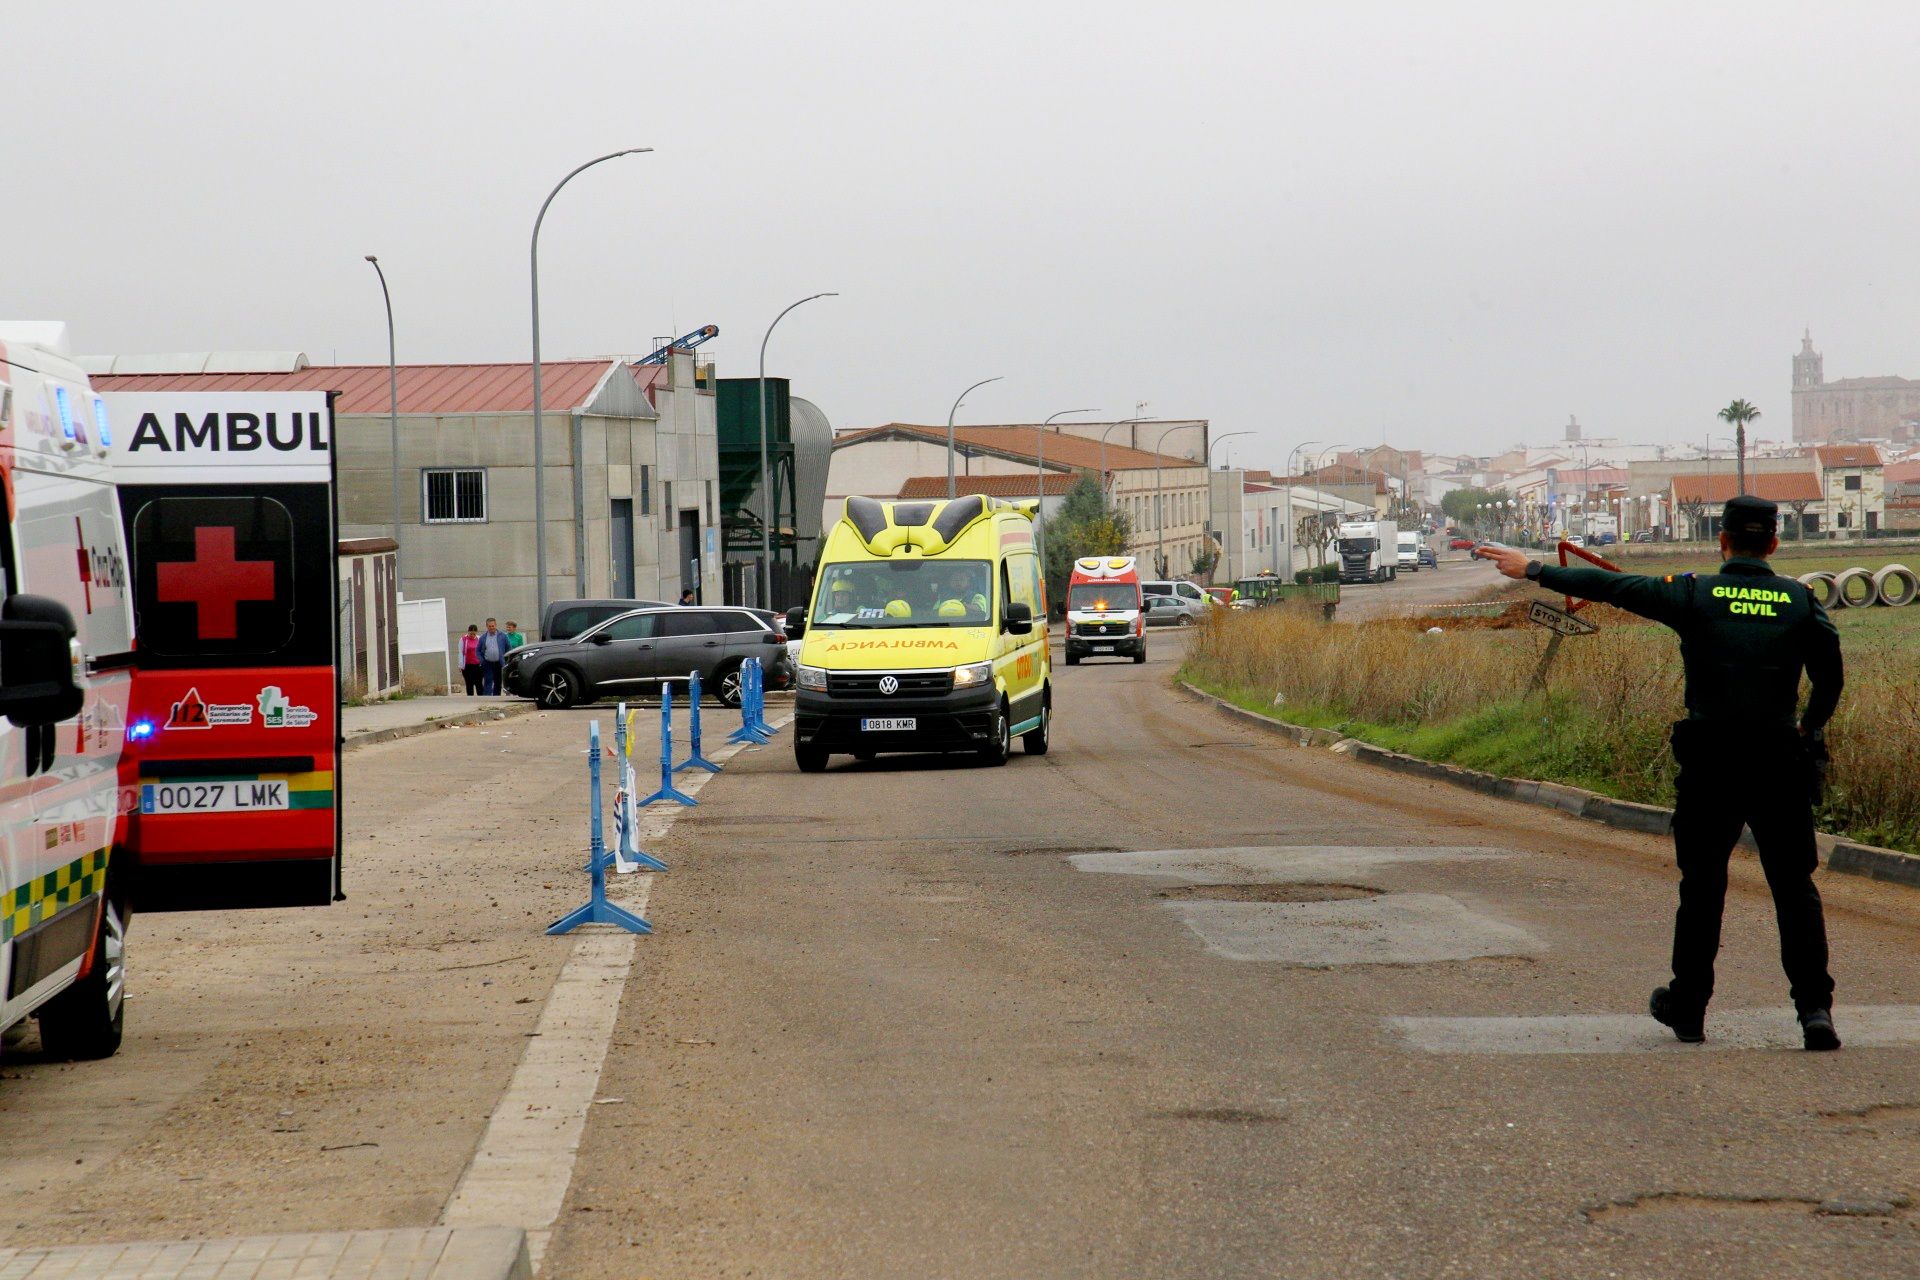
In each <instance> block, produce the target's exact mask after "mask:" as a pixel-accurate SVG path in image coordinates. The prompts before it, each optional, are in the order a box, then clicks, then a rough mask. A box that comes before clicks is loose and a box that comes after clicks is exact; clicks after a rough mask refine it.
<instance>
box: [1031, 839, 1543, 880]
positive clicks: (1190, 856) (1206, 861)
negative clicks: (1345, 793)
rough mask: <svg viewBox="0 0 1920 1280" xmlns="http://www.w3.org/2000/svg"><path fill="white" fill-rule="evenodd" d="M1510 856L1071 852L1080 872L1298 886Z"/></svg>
mask: <svg viewBox="0 0 1920 1280" xmlns="http://www.w3.org/2000/svg"><path fill="white" fill-rule="evenodd" d="M1514 856H1516V855H1515V854H1514V853H1513V852H1512V851H1511V850H1508V849H1489V848H1483V847H1481V846H1478V845H1433V846H1421V845H1383V846H1372V845H1264V846H1263V845H1238V846H1234V847H1231V848H1224V849H1155V850H1145V851H1141V852H1137V853H1076V854H1072V855H1071V856H1069V858H1068V859H1067V860H1068V861H1069V862H1071V863H1072V864H1073V865H1074V867H1075V868H1076V869H1078V870H1080V871H1097V872H1105V873H1108V874H1113V875H1127V876H1161V877H1164V878H1166V879H1172V880H1185V881H1187V882H1188V883H1190V884H1301V883H1313V882H1315V881H1322V880H1329V879H1333V880H1338V879H1340V878H1342V877H1346V876H1354V875H1360V874H1362V873H1364V872H1367V871H1372V870H1375V869H1377V868H1382V867H1390V866H1399V865H1402V864H1405V863H1418V862H1475V861H1481V860H1485V859H1489V858H1511V857H1514Z"/></svg>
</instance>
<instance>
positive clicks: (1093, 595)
mask: <svg viewBox="0 0 1920 1280" xmlns="http://www.w3.org/2000/svg"><path fill="white" fill-rule="evenodd" d="M1139 607H1140V588H1139V586H1138V585H1136V584H1134V583H1131V582H1076V583H1074V584H1073V585H1072V586H1071V587H1069V588H1068V589H1067V608H1069V609H1072V610H1073V611H1074V612H1076V613H1109V612H1117V611H1119V610H1123V609H1138V608H1139Z"/></svg>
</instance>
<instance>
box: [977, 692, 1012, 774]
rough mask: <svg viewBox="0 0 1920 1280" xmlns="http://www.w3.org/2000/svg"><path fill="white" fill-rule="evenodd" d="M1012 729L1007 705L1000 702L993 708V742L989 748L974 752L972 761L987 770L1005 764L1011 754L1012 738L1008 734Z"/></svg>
mask: <svg viewBox="0 0 1920 1280" xmlns="http://www.w3.org/2000/svg"><path fill="white" fill-rule="evenodd" d="M1012 728H1013V720H1012V719H1011V718H1010V717H1009V716H1008V713H1007V704H1006V703H1004V702H1002V703H1001V704H1000V705H999V706H998V707H996V708H994V713H993V742H992V744H991V745H990V746H985V747H981V748H980V749H979V750H978V751H976V752H975V753H974V759H975V760H977V761H978V762H979V763H980V764H982V765H985V766H987V767H989V768H996V767H998V766H1000V765H1003V764H1005V763H1006V762H1007V757H1008V756H1010V755H1012V754H1013V738H1012V737H1011V735H1010V733H1009V731H1010V730H1011V729H1012Z"/></svg>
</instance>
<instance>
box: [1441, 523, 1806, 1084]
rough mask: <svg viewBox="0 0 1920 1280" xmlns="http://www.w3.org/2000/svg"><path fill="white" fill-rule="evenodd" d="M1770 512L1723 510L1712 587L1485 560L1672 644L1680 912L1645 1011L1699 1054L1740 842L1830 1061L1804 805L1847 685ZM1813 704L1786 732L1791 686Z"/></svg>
mask: <svg viewBox="0 0 1920 1280" xmlns="http://www.w3.org/2000/svg"><path fill="white" fill-rule="evenodd" d="M1779 524H1780V512H1779V508H1778V507H1776V506H1775V505H1774V504H1773V503H1771V502H1768V501H1765V500H1764V499H1761V498H1755V497H1750V496H1746V495H1742V496H1740V497H1737V498H1733V499H1731V500H1730V501H1729V502H1728V503H1727V505H1726V508H1725V510H1724V512H1723V513H1722V516H1721V530H1722V532H1721V534H1720V558H1721V560H1722V564H1721V566H1720V572H1719V573H1712V574H1691V573H1684V574H1675V575H1672V576H1669V577H1664V578H1656V577H1646V576H1641V575H1637V574H1626V573H1612V572H1609V571H1607V570H1604V569H1576V568H1568V567H1563V566H1557V565H1545V566H1543V565H1542V564H1541V563H1540V562H1539V561H1538V560H1529V559H1527V556H1526V553H1525V552H1523V551H1517V550H1515V549H1513V548H1511V547H1491V546H1483V547H1479V548H1477V549H1476V550H1475V552H1474V554H1475V555H1477V556H1479V557H1480V558H1482V559H1485V560H1491V561H1493V562H1494V564H1495V565H1496V566H1497V567H1498V568H1499V570H1500V572H1501V573H1503V574H1505V575H1506V576H1507V577H1509V578H1526V579H1530V580H1532V581H1535V582H1538V583H1539V584H1540V585H1541V586H1543V587H1545V588H1547V589H1548V590H1550V591H1557V592H1561V593H1563V594H1565V595H1570V596H1579V597H1580V598H1582V599H1585V600H1599V601H1602V602H1604V603H1606V604H1611V605H1614V606H1615V607H1617V608H1621V609H1625V610H1627V611H1629V612H1631V613H1637V614H1639V615H1640V616H1641V617H1643V618H1651V619H1653V620H1654V621H1655V622H1660V623H1664V624H1665V625H1667V626H1669V627H1671V628H1673V630H1675V631H1676V632H1678V633H1679V635H1680V656H1681V660H1682V661H1683V662H1684V664H1685V666H1686V706H1687V718H1686V719H1684V720H1682V721H1680V722H1679V723H1678V724H1676V725H1674V727H1673V756H1674V761H1675V763H1677V764H1678V765H1679V766H1680V773H1679V776H1678V777H1677V778H1676V779H1675V781H1674V811H1673V844H1674V853H1675V857H1676V860H1677V861H1678V862H1679V865H1680V909H1679V912H1678V914H1677V915H1676V916H1675V918H1674V927H1673V981H1672V982H1671V983H1670V984H1669V985H1667V986H1662V987H1656V988H1654V992H1653V998H1652V1000H1651V1001H1650V1002H1649V1011H1650V1012H1651V1013H1652V1014H1653V1016H1654V1018H1655V1019H1656V1020H1657V1021H1659V1022H1661V1023H1663V1024H1664V1025H1666V1026H1668V1027H1671V1028H1672V1029H1673V1033H1674V1035H1675V1036H1676V1037H1677V1038H1679V1039H1680V1040H1683V1041H1686V1042H1687V1043H1689V1044H1697V1043H1699V1042H1700V1041H1702V1040H1704V1039H1706V1028H1705V1024H1706V1011H1707V1002H1708V1001H1709V1000H1710V999H1711V998H1712V996H1713V962H1714V957H1715V956H1716V955H1717V954H1718V952H1719V949H1720V921H1721V914H1722V911H1723V909H1724V906H1725V903H1726V895H1727V861H1728V859H1729V858H1730V857H1731V856H1732V853H1733V846H1734V845H1735V843H1737V842H1738V841H1739V839H1740V829H1741V828H1742V827H1748V828H1751V829H1752V831H1753V839H1754V843H1755V844H1757V845H1758V846H1759V848H1760V865H1761V868H1762V869H1763V870H1764V871H1765V872H1766V876H1767V887H1768V888H1769V889H1771V890H1772V892H1773V907H1774V914H1775V916H1776V918H1777V920H1778V922H1779V928H1780V961H1781V964H1782V966H1783V967H1784V968H1785V969H1786V971H1787V980H1788V982H1789V983H1790V984H1791V986H1792V992H1793V1003H1794V1008H1795V1011H1796V1012H1797V1013H1798V1014H1799V1017H1800V1029H1801V1035H1802V1039H1803V1040H1804V1042H1805V1044H1806V1047H1807V1048H1809V1049H1838V1048H1839V1047H1840V1036H1839V1034H1838V1032H1836V1031H1835V1030H1834V1026H1833V978H1832V976H1831V975H1830V974H1829V973H1828V971H1827V928H1826V920H1825V917H1824V915H1823V914H1822V911H1821V906H1820V891H1819V889H1817V888H1815V887H1814V883H1813V872H1814V869H1815V868H1816V867H1818V866H1819V854H1818V851H1817V850H1816V848H1815V846H1814V836H1813V803H1814V795H1815V793H1816V792H1817V790H1818V787H1819V783H1820V775H1821V773H1822V772H1823V770H1824V767H1825V761H1826V742H1825V730H1826V725H1827V721H1828V720H1829V719H1831V718H1832V716H1833V712H1834V708H1835V707H1836V706H1837V705H1838V704H1839V702H1840V689H1841V685H1842V683H1843V681H1844V677H1843V671H1842V663H1841V657H1840V633H1839V631H1838V630H1836V629H1835V627H1834V625H1833V621H1832V619H1830V618H1828V617H1827V613H1826V610H1824V609H1822V608H1821V607H1820V604H1819V602H1818V601H1816V600H1814V599H1813V598H1812V596H1811V595H1809V594H1808V592H1807V589H1806V588H1805V587H1804V586H1802V585H1801V584H1800V583H1798V582H1796V581H1794V580H1793V579H1792V578H1785V577H1781V576H1780V575H1778V574H1776V573H1775V572H1774V571H1773V569H1772V567H1771V566H1770V565H1768V563H1767V557H1769V556H1771V555H1772V554H1773V553H1774V551H1775V550H1777V549H1778V548H1779V546H1780V539H1779V537H1778V529H1779ZM1803 670H1804V671H1805V672H1806V673H1807V677H1808V679H1809V681H1810V683H1811V685H1812V690H1811V692H1810V693H1809V694H1808V697H1807V705H1806V709H1805V710H1804V711H1802V712H1801V713H1800V717H1799V724H1798V726H1797V727H1796V725H1795V723H1794V711H1795V708H1796V707H1797V705H1798V703H1799V700H1800V673H1801V671H1803Z"/></svg>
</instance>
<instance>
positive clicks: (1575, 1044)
mask: <svg viewBox="0 0 1920 1280" xmlns="http://www.w3.org/2000/svg"><path fill="white" fill-rule="evenodd" d="M1833 1018H1834V1022H1835V1023H1836V1024H1838V1026H1839V1028H1840V1036H1841V1039H1843V1040H1844V1041H1845V1042H1846V1045H1847V1048H1848V1049H1910V1048H1920V1005H1910V1004H1893V1005H1850V1006H1849V1005H1843V1006H1841V1007H1840V1008H1838V1009H1835V1010H1834V1014H1833ZM1387 1026H1388V1027H1389V1028H1390V1029H1391V1030H1392V1031H1393V1033H1394V1034H1395V1035H1396V1036H1397V1037H1398V1038H1399V1039H1400V1041H1401V1043H1402V1044H1404V1045H1406V1046H1407V1047H1408V1048H1411V1049H1420V1050H1424V1051H1425V1052H1427V1053H1481V1054H1553V1053H1559V1054H1567V1053H1700V1052H1702V1051H1705V1050H1712V1049H1791V1050H1793V1051H1794V1052H1796V1053H1798V1052H1800V1051H1801V1045H1800V1027H1799V1024H1798V1023H1796V1022H1795V1021H1794V1017H1793V1011H1792V1010H1791V1009H1788V1008H1774V1009H1728V1010H1725V1011H1724V1012H1713V1011H1709V1012H1708V1014H1707V1042H1706V1043H1705V1044H1704V1045H1698V1044H1681V1043H1680V1042H1679V1041H1678V1040H1675V1039H1674V1038H1673V1033H1672V1032H1671V1031H1669V1030H1667V1029H1666V1028H1665V1027H1663V1026H1661V1025H1660V1024H1659V1023H1657V1022H1655V1021H1654V1020H1653V1019H1652V1018H1649V1017H1648V1016H1647V1015H1646V1014H1644V1013H1598V1014H1549V1015H1545V1016H1540V1017H1496V1018H1404V1017H1403V1018H1389V1019H1387Z"/></svg>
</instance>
